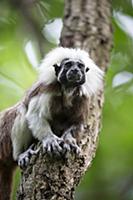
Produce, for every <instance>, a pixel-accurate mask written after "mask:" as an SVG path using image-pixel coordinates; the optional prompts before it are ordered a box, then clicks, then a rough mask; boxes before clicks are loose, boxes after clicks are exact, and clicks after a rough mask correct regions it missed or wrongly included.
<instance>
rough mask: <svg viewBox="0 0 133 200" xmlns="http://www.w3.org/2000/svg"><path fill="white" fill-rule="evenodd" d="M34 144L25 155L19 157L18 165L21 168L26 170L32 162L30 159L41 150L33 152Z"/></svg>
mask: <svg viewBox="0 0 133 200" xmlns="http://www.w3.org/2000/svg"><path fill="white" fill-rule="evenodd" d="M33 146H34V144H32V145H31V146H30V147H29V149H28V150H26V151H25V152H24V153H21V154H20V155H19V157H18V165H19V166H20V168H24V167H26V166H27V165H28V164H29V162H30V158H31V156H32V155H34V154H37V153H38V152H39V150H40V148H38V149H37V150H33V149H32V148H33Z"/></svg>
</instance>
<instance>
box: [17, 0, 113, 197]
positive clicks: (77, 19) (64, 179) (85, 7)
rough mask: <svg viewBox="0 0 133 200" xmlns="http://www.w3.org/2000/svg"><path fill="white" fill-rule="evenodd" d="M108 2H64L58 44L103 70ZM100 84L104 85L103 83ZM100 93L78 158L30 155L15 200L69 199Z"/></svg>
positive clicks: (86, 155) (84, 163)
mask: <svg viewBox="0 0 133 200" xmlns="http://www.w3.org/2000/svg"><path fill="white" fill-rule="evenodd" d="M110 18H111V3H110V1H109V0H94V1H91V0H84V1H83V0H66V3H65V15H64V28H63V31H62V36H61V45H62V46H65V47H80V48H83V49H86V50H87V51H88V52H89V53H90V56H91V58H93V59H94V60H95V62H96V63H97V64H98V65H99V66H101V68H102V69H103V70H105V71H106V69H107V65H108V62H109V54H110V49H111V46H112V30H111V22H110ZM103 84H104V83H103ZM102 105H103V91H99V93H98V94H97V95H94V96H93V97H91V99H90V101H89V102H88V106H89V111H90V112H89V117H88V122H87V124H88V125H87V126H86V130H85V131H84V132H82V133H81V135H82V140H81V144H80V147H81V149H82V152H81V154H80V155H79V156H77V157H76V156H75V154H74V153H73V154H71V156H70V157H69V158H67V159H63V158H62V159H58V158H50V157H49V156H48V155H42V152H40V153H39V155H38V156H37V157H36V156H33V157H32V159H31V164H30V166H28V167H27V168H26V169H25V170H23V171H22V180H21V184H20V188H19V191H18V195H17V199H21V200H31V199H33V200H34V199H37V200H45V199H46V200H72V199H74V191H75V188H76V186H77V185H78V184H79V182H80V180H81V177H82V176H83V174H84V173H85V171H86V170H87V168H88V167H90V166H91V162H92V159H93V158H94V156H95V152H96V148H97V144H98V133H99V131H100V119H101V110H102Z"/></svg>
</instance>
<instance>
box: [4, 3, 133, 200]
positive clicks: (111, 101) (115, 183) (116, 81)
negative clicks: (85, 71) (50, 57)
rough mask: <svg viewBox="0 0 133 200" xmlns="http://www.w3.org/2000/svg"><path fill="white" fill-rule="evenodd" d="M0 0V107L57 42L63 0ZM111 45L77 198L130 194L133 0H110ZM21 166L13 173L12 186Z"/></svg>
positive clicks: (128, 199) (108, 199) (111, 199)
mask: <svg viewBox="0 0 133 200" xmlns="http://www.w3.org/2000/svg"><path fill="white" fill-rule="evenodd" d="M21 2H22V3H20V1H17V0H0V110H3V109H5V108H7V107H9V106H12V105H13V104H15V103H16V102H17V101H19V100H20V99H21V98H22V96H23V95H24V92H25V90H26V89H27V88H29V87H30V86H31V85H32V83H33V82H34V81H35V80H36V69H37V67H38V65H39V63H40V60H41V58H42V56H43V55H44V54H45V53H46V52H48V51H49V50H50V49H51V48H53V47H55V46H57V45H58V44H59V37H60V32H61V29H62V17H63V9H64V1H63V0H39V1H36V0H22V1H21ZM112 6H113V16H112V23H113V30H114V47H113V49H112V54H111V62H110V65H109V70H108V73H107V76H106V89H105V104H104V109H103V127H102V131H101V133H100V142H99V147H98V150H97V154H96V158H95V159H94V161H93V164H92V167H91V169H89V171H88V172H87V173H86V175H85V176H84V178H83V180H82V181H81V184H80V185H79V187H78V188H77V190H76V200H89V199H90V200H98V199H100V200H133V0H112ZM19 177H20V172H19V170H18V172H17V173H16V176H15V178H14V200H15V191H16V187H17V184H18V182H19Z"/></svg>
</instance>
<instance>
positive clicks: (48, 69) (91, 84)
mask: <svg viewBox="0 0 133 200" xmlns="http://www.w3.org/2000/svg"><path fill="white" fill-rule="evenodd" d="M65 58H71V59H80V60H82V62H83V63H84V64H85V67H86V68H87V67H88V68H89V69H90V70H89V71H88V72H87V73H86V82H85V84H84V85H82V93H83V94H85V95H88V96H89V95H91V94H94V93H96V91H97V90H98V89H100V88H101V87H102V79H103V75H104V73H103V71H102V70H101V69H100V68H99V67H97V65H96V64H95V63H94V62H93V60H92V59H91V58H90V57H89V54H88V53H87V52H86V51H84V50H81V49H72V48H63V47H58V48H55V49H53V50H52V51H51V52H50V53H48V54H47V55H46V57H45V58H44V60H43V61H42V64H41V65H40V68H39V73H40V80H41V81H44V82H45V83H47V84H50V83H52V82H53V81H54V80H56V76H55V71H54V67H53V65H54V64H60V63H61V61H62V60H63V59H65Z"/></svg>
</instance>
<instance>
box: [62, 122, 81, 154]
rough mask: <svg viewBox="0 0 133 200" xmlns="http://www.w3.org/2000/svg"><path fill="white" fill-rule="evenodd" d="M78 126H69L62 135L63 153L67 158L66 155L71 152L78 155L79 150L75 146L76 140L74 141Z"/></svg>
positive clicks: (76, 145)
mask: <svg viewBox="0 0 133 200" xmlns="http://www.w3.org/2000/svg"><path fill="white" fill-rule="evenodd" d="M79 127H80V126H75V125H73V126H71V127H70V128H69V129H68V130H66V131H65V133H64V134H63V136H62V138H63V140H64V144H63V152H64V154H65V155H66V156H68V154H69V153H70V152H71V151H73V152H75V153H76V154H80V152H81V149H80V147H79V146H78V144H77V139H76V135H77V133H78V132H79V130H80V128H79Z"/></svg>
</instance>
